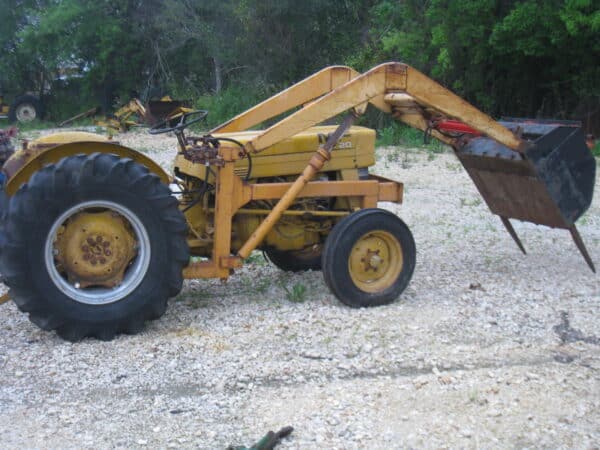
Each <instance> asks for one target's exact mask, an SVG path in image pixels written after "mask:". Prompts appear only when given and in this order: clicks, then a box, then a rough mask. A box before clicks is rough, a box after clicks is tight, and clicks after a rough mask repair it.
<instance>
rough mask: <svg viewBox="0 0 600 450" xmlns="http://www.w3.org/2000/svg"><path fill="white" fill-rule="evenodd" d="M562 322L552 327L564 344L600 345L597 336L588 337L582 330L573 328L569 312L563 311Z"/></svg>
mask: <svg viewBox="0 0 600 450" xmlns="http://www.w3.org/2000/svg"><path fill="white" fill-rule="evenodd" d="M560 320H561V321H560V323H559V324H558V325H555V326H554V327H552V329H553V330H554V332H555V333H556V334H557V335H558V337H559V338H560V341H561V343H562V344H570V343H572V342H585V343H586V344H594V345H600V338H598V337H596V336H586V335H585V334H583V333H582V332H581V331H580V330H576V329H575V328H572V327H571V323H570V322H569V313H568V312H566V311H561V312H560Z"/></svg>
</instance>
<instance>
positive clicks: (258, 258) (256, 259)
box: [246, 251, 267, 266]
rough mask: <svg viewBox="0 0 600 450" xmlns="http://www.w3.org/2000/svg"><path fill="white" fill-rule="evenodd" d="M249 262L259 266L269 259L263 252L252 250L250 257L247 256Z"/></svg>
mask: <svg viewBox="0 0 600 450" xmlns="http://www.w3.org/2000/svg"><path fill="white" fill-rule="evenodd" d="M246 263H247V264H256V265H258V266H264V265H266V264H267V260H266V259H265V256H264V254H263V253H262V252H256V251H255V252H252V254H251V255H250V256H248V258H246Z"/></svg>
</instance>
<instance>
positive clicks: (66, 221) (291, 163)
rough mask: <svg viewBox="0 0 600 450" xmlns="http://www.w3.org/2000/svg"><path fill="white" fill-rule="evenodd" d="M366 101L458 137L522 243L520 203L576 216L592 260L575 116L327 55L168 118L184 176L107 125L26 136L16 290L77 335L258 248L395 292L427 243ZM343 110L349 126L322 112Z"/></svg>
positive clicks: (15, 190)
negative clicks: (270, 87) (206, 127)
mask: <svg viewBox="0 0 600 450" xmlns="http://www.w3.org/2000/svg"><path fill="white" fill-rule="evenodd" d="M369 104H371V105H372V106H374V107H376V108H378V109H380V110H382V111H384V112H386V113H389V114H391V115H392V116H393V117H394V118H396V119H397V120H399V121H402V122H404V123H406V124H408V125H410V126H412V127H415V128H418V129H421V130H423V131H424V132H425V134H426V135H427V136H431V137H434V138H437V139H439V140H441V141H443V142H444V143H446V144H448V145H450V146H451V147H452V148H453V149H454V152H455V153H456V155H457V157H458V159H459V160H460V161H461V163H462V164H463V165H464V167H465V168H466V170H467V172H468V173H469V175H470V177H471V178H472V179H473V181H474V183H475V184H476V186H477V188H478V189H479V191H480V193H481V195H482V196H483V198H484V199H485V201H486V202H487V204H488V206H489V208H490V210H491V211H492V212H493V213H494V214H497V215H499V216H500V218H501V220H502V222H503V223H504V225H505V226H506V228H507V229H508V231H509V232H510V234H511V236H513V238H514V239H515V241H516V242H517V244H518V245H519V247H520V248H521V249H523V245H522V244H521V242H520V241H519V239H518V237H517V235H516V233H515V231H514V229H513V228H512V225H511V223H510V219H511V218H513V219H519V220H525V221H530V222H534V223H537V224H542V225H548V226H551V227H556V228H564V229H567V230H569V231H570V232H571V234H572V236H573V238H574V239H575V242H576V244H577V246H578V248H579V250H580V251H581V252H582V254H583V255H584V257H585V259H586V261H587V263H588V265H589V266H590V268H592V270H594V266H593V263H592V260H591V258H590V256H589V254H588V253H587V251H586V249H585V246H584V245H583V241H582V239H581V236H580V235H579V233H578V232H577V229H576V228H575V221H576V220H577V218H579V217H580V216H581V215H582V214H583V213H584V212H585V211H586V209H587V208H588V207H589V205H590V203H591V199H592V195H593V189H594V182H595V159H594V157H593V156H592V154H591V152H590V151H589V149H587V147H586V146H585V142H584V140H583V134H582V133H581V129H580V127H579V126H577V124H574V123H566V122H558V121H551V122H543V123H540V122H539V121H527V120H505V121H501V122H497V121H495V120H493V119H492V118H490V117H488V116H487V115H485V114H484V113H482V112H481V111H479V110H477V109H476V108H474V107H473V106H471V105H470V104H468V103H467V102H465V101H464V100H462V99H461V98H459V97H458V96H456V95H455V94H453V93H452V92H450V91H448V90H447V89H445V88H444V87H442V86H440V85H439V84H437V83H436V82H434V81H432V80H431V79H429V78H427V77H426V76H425V75H423V74H422V73H420V72H418V71H417V70H415V69H414V68H412V67H410V66H408V65H406V64H402V63H386V64H382V65H380V66H377V67H375V68H373V69H372V70H370V71H368V72H366V73H363V74H360V73H358V72H356V71H354V70H352V69H351V68H348V67H341V66H334V67H329V68H326V69H324V70H322V71H320V72H317V73H316V74H314V75H312V76H310V77H308V78H307V79H305V80H303V81H301V82H299V83H297V84H295V85H293V86H291V87H290V88H288V89H286V90H285V91H282V92H280V93H279V94H277V95H274V96H273V97H271V98H269V99H267V100H265V101H264V102H262V103H260V104H259V105H256V106H255V107H253V108H251V109H249V110H248V111H245V112H244V113H242V114H240V115H238V116H236V117H234V118H233V119H231V120H229V121H228V122H226V123H224V124H222V125H220V126H218V127H216V128H214V129H213V130H211V131H210V132H209V133H206V134H201V135H193V134H189V132H187V133H186V129H187V128H188V127H189V126H190V125H191V124H193V123H195V122H197V121H200V120H202V119H203V118H204V116H205V115H206V111H194V112H191V113H186V114H183V115H182V116H181V117H180V119H179V121H178V122H177V123H176V124H175V123H173V121H168V122H163V123H159V124H157V125H155V126H154V127H153V128H152V129H151V130H150V132H151V133H153V134H159V133H173V134H174V136H175V138H176V139H177V144H178V154H177V156H176V158H175V161H174V170H173V173H172V175H170V176H169V175H167V174H165V173H164V172H163V170H162V169H161V168H160V167H159V166H158V165H157V164H155V163H153V162H152V161H151V160H149V159H148V158H147V157H145V156H144V155H143V154H141V153H138V152H136V151H135V150H132V149H127V148H125V147H122V146H120V145H119V144H118V143H116V142H112V141H109V140H105V139H101V138H99V137H94V135H85V136H83V135H77V136H75V135H68V136H67V135H66V134H60V135H55V136H49V137H46V138H44V140H43V141H41V142H40V141H38V142H33V143H30V144H29V146H27V147H26V148H24V149H22V150H20V151H19V152H17V153H15V155H13V156H12V157H11V158H10V159H9V160H8V162H7V163H6V164H5V166H4V169H3V170H4V172H5V175H6V177H7V181H6V183H5V184H4V186H3V189H4V191H3V193H4V199H3V204H5V207H4V208H3V211H2V219H1V221H0V273H2V277H3V280H4V282H5V284H6V285H7V286H8V287H9V288H10V291H9V296H10V297H11V298H12V299H13V300H14V301H15V303H16V304H17V306H18V307H19V308H20V309H21V310H22V311H24V312H27V313H29V317H30V319H31V320H32V321H33V322H34V323H36V324H37V325H38V326H40V327H42V328H43V329H46V330H56V331H57V332H58V334H59V335H61V336H62V337H64V338H66V339H69V340H72V341H76V340H79V339H81V338H83V337H86V336H93V337H97V338H100V339H111V338H112V337H113V336H114V335H115V334H118V333H136V332H138V331H139V330H141V329H142V327H143V325H144V322H145V321H146V320H150V319H156V318H158V317H160V316H161V315H162V314H163V313H164V311H165V309H166V306H167V300H168V298H170V297H172V296H175V295H177V293H178V292H179V291H180V290H181V287H182V282H183V279H184V278H220V279H226V278H228V277H229V276H230V275H231V274H232V273H234V271H235V270H236V269H238V268H240V267H241V266H242V264H243V261H244V259H246V258H248V256H250V254H251V252H252V251H254V250H257V249H258V250H262V251H264V252H265V253H266V255H267V256H268V258H269V259H270V260H271V261H272V262H273V263H274V264H276V265H277V266H279V267H280V268H282V269H283V270H308V269H312V270H322V271H323V275H324V279H325V282H326V284H327V285H328V286H329V288H330V289H331V291H332V292H333V293H334V294H335V296H336V297H337V298H339V299H340V300H341V301H342V302H343V303H345V304H347V305H349V306H351V307H368V306H376V305H383V304H387V303H390V302H392V301H394V300H395V299H397V298H398V297H399V296H400V294H401V293H402V292H403V291H404V289H405V288H406V286H407V285H408V283H409V281H410V279H411V276H412V273H413V270H414V268H415V263H416V249H415V243H414V240H413V237H412V234H411V232H410V230H409V229H408V227H407V226H406V224H405V223H404V222H403V221H402V220H401V219H400V218H398V217H397V216H396V215H394V214H392V213H390V212H388V211H385V210H382V209H378V208H377V204H378V202H380V201H387V202H395V203H401V202H402V196H403V185H402V183H399V182H396V181H393V180H388V179H385V178H382V177H379V176H377V175H375V174H372V173H369V166H371V165H373V164H374V162H375V160H374V150H375V132H374V131H373V130H370V129H367V128H363V127H359V126H353V123H354V121H355V120H356V119H357V118H358V117H360V116H361V115H362V114H364V112H365V110H366V108H367V106H368V105H369ZM289 111H292V112H291V113H289V114H288V115H287V116H286V117H285V118H284V119H282V120H279V121H278V122H276V123H275V124H273V125H271V126H269V127H268V128H266V129H258V130H255V129H253V127H255V126H257V125H259V124H261V123H264V122H266V121H268V120H269V119H272V118H274V117H279V116H281V115H282V114H284V113H288V112H289ZM339 114H345V116H344V118H343V119H342V120H341V123H340V124H339V125H337V126H324V125H320V124H321V123H322V122H324V121H326V120H328V119H330V118H332V117H334V116H337V115H339ZM191 256H195V258H190V257H191Z"/></svg>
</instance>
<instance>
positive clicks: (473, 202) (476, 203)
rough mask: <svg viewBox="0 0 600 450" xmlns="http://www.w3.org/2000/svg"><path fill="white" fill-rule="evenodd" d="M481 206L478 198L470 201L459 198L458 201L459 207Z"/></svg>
mask: <svg viewBox="0 0 600 450" xmlns="http://www.w3.org/2000/svg"><path fill="white" fill-rule="evenodd" d="M479 205H481V199H480V198H474V199H472V200H467V199H465V198H461V199H460V206H461V207H463V206H479Z"/></svg>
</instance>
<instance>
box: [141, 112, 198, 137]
mask: <svg viewBox="0 0 600 450" xmlns="http://www.w3.org/2000/svg"><path fill="white" fill-rule="evenodd" d="M194 116H198V117H195V118H193V119H191V120H189V121H188V118H190V117H194ZM206 116H208V111H206V110H204V109H198V110H196V111H190V112H187V113H185V114H182V115H181V118H180V119H179V122H178V123H177V125H175V126H171V123H173V121H174V120H175V119H165V120H163V121H162V122H159V123H157V124H155V125H154V126H152V128H150V129H149V130H148V133H150V134H162V133H170V132H172V131H179V130H183V129H184V128H187V127H189V126H190V125H192V124H194V123H197V122H200V121H201V120H202V119H204V118H205V117H206Z"/></svg>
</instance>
